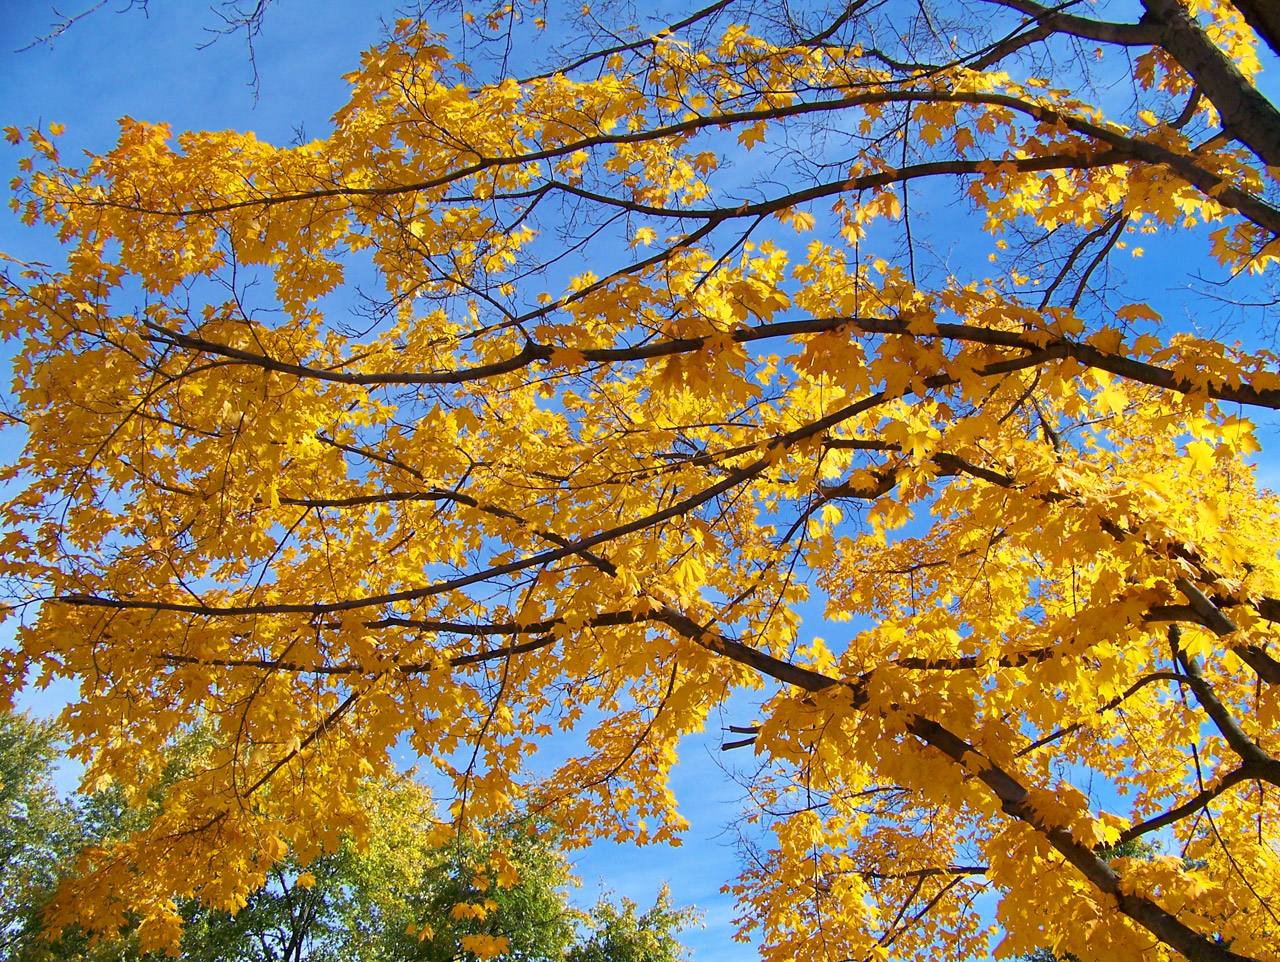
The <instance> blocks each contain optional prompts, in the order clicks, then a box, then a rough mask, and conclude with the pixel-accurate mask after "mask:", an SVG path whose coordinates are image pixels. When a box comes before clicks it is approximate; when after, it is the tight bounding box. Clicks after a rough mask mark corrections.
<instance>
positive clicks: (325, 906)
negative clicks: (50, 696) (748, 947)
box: [0, 714, 694, 962]
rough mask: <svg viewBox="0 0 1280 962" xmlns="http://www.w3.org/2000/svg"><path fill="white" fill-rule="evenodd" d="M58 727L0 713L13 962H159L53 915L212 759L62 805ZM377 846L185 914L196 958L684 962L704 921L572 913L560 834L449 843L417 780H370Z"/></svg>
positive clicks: (282, 866) (505, 829) (616, 908)
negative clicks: (50, 906)
mask: <svg viewBox="0 0 1280 962" xmlns="http://www.w3.org/2000/svg"><path fill="white" fill-rule="evenodd" d="M57 741H58V739H57V730H56V728H55V727H53V726H52V725H49V724H44V723H39V722H33V721H31V720H30V719H28V718H26V717H24V716H20V715H12V714H7V715H0V779H3V781H2V782H0V801H2V802H3V806H4V807H3V809H0V855H2V856H3V858H4V863H3V865H4V871H3V873H2V874H0V911H2V912H3V915H2V916H0V921H2V922H3V930H0V936H2V937H3V939H2V941H0V962H73V960H74V962H158V960H159V959H160V958H163V956H156V955H154V954H150V953H144V952H142V951H141V950H140V949H139V947H138V940H137V938H136V934H135V931H134V929H133V928H131V927H127V928H126V929H125V932H124V933H123V934H122V935H120V936H118V937H116V938H111V939H104V940H100V941H97V942H93V941H91V940H90V939H88V938H86V937H85V935H84V934H83V933H82V932H80V931H79V930H76V929H70V930H67V931H64V932H62V933H60V934H59V935H58V937H57V938H56V939H52V940H50V939H48V938H46V937H44V936H43V935H42V933H41V930H40V912H41V909H42V908H43V907H44V905H45V904H47V903H48V901H49V899H50V898H51V897H52V895H53V893H54V891H55V889H56V887H57V884H58V883H59V881H60V880H61V878H62V877H63V874H64V873H66V872H68V871H69V870H70V869H71V867H72V866H73V865H74V864H75V860H76V856H77V855H79V854H81V853H84V852H85V851H86V849H88V848H89V847H91V846H104V847H109V846H110V845H111V844H112V843H113V842H115V841H117V840H119V839H122V838H124V837H126V836H127V834H128V833H129V832H130V831H132V830H134V829H136V828H138V827H139V826H140V825H141V824H143V823H145V821H146V820H147V819H148V818H150V817H153V816H154V814H155V813H156V812H158V811H159V810H160V809H161V807H162V806H163V799H164V792H165V789H166V787H167V786H169V785H171V784H172V783H173V782H174V781H175V780H177V779H180V778H182V777H184V773H185V772H186V771H187V769H188V768H189V762H190V760H191V758H193V757H195V756H197V755H198V754H199V753H200V751H201V750H202V748H201V746H202V744H203V741H202V734H201V733H200V732H199V731H196V732H193V733H191V734H190V735H189V736H188V737H187V738H185V739H183V741H182V742H181V743H180V744H178V745H176V746H175V747H174V749H173V751H172V753H171V758H170V761H169V764H167V765H166V766H165V768H164V770H163V771H162V772H160V773H158V776H157V778H156V780H155V783H154V784H153V785H152V786H150V788H149V790H148V791H147V792H146V793H145V794H141V795H138V796H136V797H134V798H133V799H132V802H131V801H130V799H129V797H128V796H129V794H130V793H129V792H128V791H126V789H125V788H123V787H121V786H114V787H112V788H110V789H107V790H105V791H100V792H94V793H91V794H76V795H75V796H73V797H72V798H71V799H69V800H61V799H59V798H58V795H57V792H56V791H55V789H54V786H53V782H52V778H51V775H52V771H53V766H54V764H55V762H56V760H57V757H58V751H57ZM363 794H364V798H363V800H362V807H363V809H364V811H365V813H366V817H367V819H368V821H369V825H370V828H371V831H370V833H369V837H368V842H367V843H366V844H364V845H360V846H357V845H355V844H353V843H352V842H351V841H350V840H344V841H343V843H342V844H341V845H340V846H339V847H338V848H337V849H336V850H335V851H331V852H324V853H323V854H320V855H319V856H318V857H316V858H314V859H312V860H311V861H310V862H309V863H308V864H306V865H305V866H304V865H303V864H302V862H301V861H300V860H299V859H298V858H296V857H294V856H293V855H290V856H289V857H288V858H286V859H284V860H283V861H281V862H278V863H277V864H276V865H274V866H273V867H272V869H271V871H270V875H269V877H268V880H267V884H266V885H265V886H264V887H262V888H260V889H258V890H257V891H255V892H254V893H252V894H251V895H250V896H249V897H248V899H247V901H246V903H245V905H244V906H243V907H241V908H240V909H239V911H237V912H235V913H232V912H229V911H226V910H225V909H221V908H211V907H209V906H206V905H203V904H201V903H200V902H199V901H198V900H196V899H186V900H184V901H183V902H182V903H181V904H180V905H179V908H180V910H181V914H182V916H183V919H184V922H185V927H184V932H183V936H182V949H181V952H182V958H183V959H184V960H188V962H228V960H231V962H303V960H307V962H454V960H458V959H466V958H469V957H478V958H483V957H485V955H486V954H487V953H488V952H489V951H490V950H491V949H492V948H493V947H495V946H500V947H501V948H503V949H504V950H505V953H504V955H503V958H505V959H511V960H514V962H682V960H683V959H684V957H685V953H684V949H683V946H682V945H681V944H680V942H679V940H678V938H677V936H678V933H679V931H680V930H681V929H682V928H684V927H686V926H687V925H688V924H689V923H690V921H691V920H692V919H693V918H694V913H693V912H692V911H691V910H690V909H688V908H675V907H673V906H672V904H671V898H670V894H669V893H668V892H667V891H666V890H665V889H664V890H663V892H662V893H661V894H660V895H659V896H658V899H657V901H656V902H655V904H654V905H653V907H652V908H651V909H649V910H648V911H645V912H643V913H640V912H638V909H637V906H636V904H635V903H634V902H631V901H630V900H627V899H624V900H622V902H621V904H620V905H614V904H613V903H611V902H609V901H608V900H604V899H602V900H601V901H600V902H599V903H598V904H597V905H596V907H595V908H594V910H593V911H592V912H590V913H587V912H582V911H579V910H577V909H575V908H573V907H572V906H571V905H570V903H569V891H570V888H571V887H572V885H573V884H575V882H576V880H575V879H574V877H573V875H572V874H571V872H570V865H569V862H568V860H567V859H566V858H565V856H564V854H563V853H562V851H561V850H560V849H559V847H558V844H557V843H558V839H557V837H556V835H555V834H554V831H553V830H552V829H551V828H549V827H548V826H546V825H544V824H541V823H539V822H537V821H536V820H526V821H520V822H515V823H510V824H506V825H498V826H492V827H490V830H488V831H479V830H477V831H475V832H473V833H471V834H463V833H453V834H450V835H448V836H446V837H444V838H442V837H441V832H442V828H441V825H440V823H439V821H438V820H437V818H436V816H435V810H434V807H433V806H432V803H431V800H430V797H429V796H428V795H427V793H426V791H425V790H424V789H423V788H422V787H421V786H420V785H418V784H416V783H415V782H414V781H412V780H411V779H409V778H401V779H398V780H394V781H378V782H371V783H369V784H367V785H366V786H365V787H364V790H363Z"/></svg>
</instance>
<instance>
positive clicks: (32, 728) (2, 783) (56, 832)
mask: <svg viewBox="0 0 1280 962" xmlns="http://www.w3.org/2000/svg"><path fill="white" fill-rule="evenodd" d="M57 755H58V746H57V730H56V729H55V728H54V727H53V726H52V725H49V724H47V723H43V722H40V721H36V720H33V719H31V718H29V717H27V716H26V715H20V714H15V713H12V712H5V713H0V958H9V957H10V956H11V955H12V954H13V952H14V951H15V948H16V946H17V945H19V944H20V943H21V942H22V941H23V940H24V939H25V938H26V936H27V934H28V933H29V932H30V930H31V928H32V924H33V921H34V917H35V915H36V914H37V913H38V911H39V908H40V907H41V896H42V894H43V893H47V892H49V891H50V890H51V889H52V886H53V885H54V883H55V882H56V881H57V878H58V873H59V870H60V866H62V865H63V864H64V862H65V860H66V858H67V857H68V856H69V855H70V854H71V853H72V852H74V851H75V850H76V848H78V842H79V834H78V825H77V823H76V820H75V813H74V810H73V809H72V807H71V806H69V805H68V804H66V803H64V802H63V801H61V800H60V799H59V798H58V793H57V791H56V790H55V788H54V784H53V767H54V762H55V760H56V758H57Z"/></svg>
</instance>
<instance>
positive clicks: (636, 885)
mask: <svg viewBox="0 0 1280 962" xmlns="http://www.w3.org/2000/svg"><path fill="white" fill-rule="evenodd" d="M64 2H66V3H68V4H75V5H74V6H68V7H65V8H63V7H60V9H63V10H64V12H67V13H77V12H79V11H80V10H83V9H85V8H86V7H90V6H92V4H93V2H94V0H64ZM127 6H128V0H109V2H108V3H107V5H106V6H104V7H103V8H102V9H100V10H99V11H97V12H96V13H94V14H93V15H91V16H89V17H86V18H85V19H84V20H83V21H81V22H79V23H77V24H75V25H74V26H73V27H72V28H71V29H69V30H68V31H67V32H66V33H65V35H63V36H62V37H60V38H59V39H57V41H56V42H55V43H54V44H53V46H52V47H51V48H50V47H48V46H45V45H38V46H35V47H33V48H31V49H28V50H25V51H22V52H18V48H21V47H23V46H25V45H27V44H29V43H30V42H31V41H33V40H35V39H36V38H38V37H40V36H41V35H43V34H45V33H47V32H48V31H49V29H50V25H51V23H52V22H53V21H54V19H55V18H54V16H53V14H52V13H51V10H50V7H49V4H48V3H47V2H46V0H0V103H2V104H3V106H0V125H8V124H17V125H19V126H26V125H30V124H35V123H43V124H45V125H47V124H48V123H49V122H51V121H57V122H59V123H62V124H65V125H66V133H65V134H64V136H63V138H62V140H61V141H60V146H61V147H62V149H63V151H64V157H67V158H70V157H72V156H73V154H74V152H75V151H76V150H78V149H80V148H87V149H91V150H95V151H102V150H105V149H107V148H109V147H110V146H111V145H112V144H113V143H114V141H115V135H116V120H117V118H119V117H120V116H123V115H126V114H128V115H131V116H133V117H136V118H138V119H141V120H146V121H151V122H165V123H168V124H170V125H171V126H172V127H173V129H174V130H175V132H176V131H181V130H184V129H193V128H194V129H219V128H235V129H240V130H245V129H248V130H253V131H254V132H256V133H257V134H258V136H259V137H261V138H263V139H265V140H268V141H272V142H277V143H280V142H288V141H291V140H293V139H295V137H296V136H297V133H298V132H299V131H305V135H306V136H307V137H308V138H312V137H317V136H322V135H323V134H324V133H325V132H326V131H327V129H328V118H329V117H330V116H331V115H332V114H333V112H334V111H335V110H336V109H337V108H338V107H340V106H341V105H342V103H343V102H344V101H345V99H346V87H345V84H344V83H343V81H342V80H341V76H342V74H344V73H346V72H349V71H351V70H353V69H355V67H356V66H357V65H358V58H359V54H360V52H361V51H362V50H363V49H366V48H368V47H369V46H372V45H373V44H374V43H376V42H377V40H378V39H379V37H380V35H381V31H382V28H381V23H380V20H379V14H380V13H381V14H384V15H386V16H392V15H393V14H394V8H395V4H394V3H393V2H392V3H387V2H374V0H368V2H354V0H278V2H277V3H276V4H274V5H273V6H272V7H271V9H270V10H269V11H268V16H267V20H266V24H265V28H264V30H263V32H262V34H261V35H260V36H259V37H258V38H257V40H256V43H255V48H256V63H257V69H258V74H259V87H258V92H257V97H256V98H255V91H254V88H253V87H252V86H251V84H250V81H251V79H252V76H253V70H252V68H251V66H250V62H249V58H248V54H247V50H246V48H245V44H244V40H243V38H242V37H227V38H223V39H221V40H219V41H218V42H216V43H215V44H213V45H212V46H211V47H209V48H207V49H204V50H197V47H198V45H200V44H201V43H203V42H205V41H207V40H209V39H210V35H209V34H208V33H207V32H206V31H205V28H206V27H208V26H210V25H211V24H215V23H216V19H215V18H214V17H213V16H212V15H211V14H210V13H209V0H151V3H150V9H149V11H148V12H147V15H146V16H144V15H143V13H142V12H141V11H140V10H137V9H134V10H128V11H126V12H123V13H119V12H117V11H119V10H121V9H122V8H125V7H127ZM18 155H19V152H18V151H17V150H12V149H8V148H5V147H4V145H2V144H0V177H3V179H4V181H6V182H7V181H8V179H9V178H10V177H11V176H12V175H13V172H14V165H15V162H16V159H17V157H18ZM926 189H927V188H921V191H922V194H921V195H920V196H921V199H922V200H923V198H924V194H923V191H924V190H926ZM950 216H959V215H955V214H948V213H946V212H945V211H940V212H939V213H938V214H937V216H936V217H935V219H934V220H933V222H932V224H931V228H932V231H933V232H934V233H935V234H936V235H937V236H938V237H939V238H944V237H945V236H946V235H947V233H948V232H947V231H945V230H943V229H942V228H944V227H945V226H946V222H947V218H948V217H950ZM1143 244H1144V246H1145V247H1147V250H1148V253H1147V256H1146V258H1145V259H1143V260H1142V261H1128V259H1127V258H1126V259H1125V263H1124V264H1123V267H1124V269H1125V271H1126V273H1128V274H1129V277H1130V280H1131V281H1132V282H1134V285H1133V286H1134V287H1135V288H1142V289H1145V290H1147V291H1154V292H1157V293H1156V294H1155V295H1154V298H1155V299H1154V300H1153V303H1154V304H1156V305H1157V306H1159V307H1160V309H1161V310H1162V311H1164V312H1165V314H1166V318H1167V319H1168V320H1169V321H1170V322H1171V324H1172V325H1173V326H1176V327H1192V326H1196V325H1198V324H1199V325H1206V326H1212V324H1206V322H1207V320H1208V318H1209V313H1208V312H1207V311H1206V310H1205V307H1206V305H1205V304H1204V303H1203V302H1197V301H1194V300H1191V301H1189V300H1188V299H1187V297H1186V283H1187V280H1186V273H1185V271H1187V270H1190V268H1191V265H1192V264H1193V263H1196V262H1195V261H1192V260H1190V259H1184V258H1192V257H1198V256H1199V251H1198V249H1197V248H1194V247H1193V246H1188V245H1186V244H1185V242H1180V246H1174V247H1172V248H1169V247H1165V248H1163V251H1162V249H1161V248H1160V246H1159V244H1158V243H1157V242H1149V241H1147V240H1146V239H1144V241H1143ZM939 246H940V247H945V242H944V241H942V240H940V241H939ZM0 251H7V252H10V253H12V254H16V255H18V256H22V257H25V258H28V259H45V260H50V261H52V260H54V259H55V258H56V257H57V256H58V255H57V251H56V245H54V244H52V243H51V242H50V240H49V238H48V237H47V236H44V235H41V234H39V233H36V232H32V231H30V230H28V229H26V228H23V227H21V226H20V225H19V224H18V223H17V220H16V218H15V217H14V216H13V215H12V214H11V213H10V212H9V211H8V210H7V208H3V209H0ZM963 254H967V255H969V256H978V255H982V256H985V252H978V251H972V250H970V251H966V252H962V255H963ZM1171 265H1176V267H1177V268H1178V269H1175V270H1172V271H1171V270H1170V266H1171ZM1242 319H1243V320H1245V321H1246V322H1248V321H1249V318H1248V317H1245V318H1242ZM1242 333H1243V332H1242ZM1277 433H1280V432H1277V431H1276V429H1275V427H1274V425H1270V426H1267V427H1264V440H1266V441H1269V442H1274V439H1275V438H1276V435H1277ZM1272 446H1274V444H1272ZM2 455H3V451H0V456H2ZM1263 457H1264V459H1266V462H1265V463H1267V465H1268V467H1267V469H1266V470H1265V471H1264V476H1265V477H1266V479H1267V480H1269V481H1270V483H1271V484H1272V485H1275V484H1276V483H1277V482H1278V481H1280V474H1277V472H1276V470H1275V459H1274V457H1271V458H1266V455H1264V456H1263ZM847 630H848V629H847V628H843V629H840V630H839V632H837V631H835V630H833V631H832V636H833V638H835V637H838V636H839V633H841V632H844V631H847ZM820 633H821V632H820ZM5 640H7V639H6V638H4V637H0V644H3V643H4V641H5ZM69 690H70V689H68V688H65V687H64V688H63V689H61V691H59V690H58V689H56V688H55V689H52V690H50V691H49V692H46V693H44V694H42V695H41V694H37V695H35V696H34V697H33V698H32V699H30V700H29V701H28V702H27V704H28V705H30V706H32V707H35V708H36V709H37V710H39V711H42V712H44V713H54V712H56V711H57V710H59V709H60V708H61V706H62V704H63V702H64V699H65V698H66V697H67V693H68V691H69ZM748 711H749V709H746V708H744V713H745V712H748ZM749 720H750V719H749V718H747V717H741V716H739V717H729V718H725V719H723V721H724V722H725V723H728V722H745V721H749ZM719 721H720V720H719V719H716V718H713V722H712V723H713V725H714V724H718V723H719ZM719 736H720V733H719V732H718V731H715V730H713V731H712V732H711V733H710V734H709V736H707V737H706V738H704V739H702V740H700V741H696V742H693V743H691V744H688V745H687V746H686V750H685V752H684V754H683V757H684V759H685V760H684V761H682V763H681V765H680V766H679V768H678V770H677V773H676V786H675V787H676V790H677V793H678V796H679V797H680V798H681V800H682V803H683V807H684V812H685V815H686V817H687V818H689V820H690V821H691V823H692V825H691V828H690V831H689V833H688V836H687V840H686V844H685V845H684V846H683V847H682V848H680V849H674V850H673V849H666V848H649V849H645V850H636V849H633V848H622V847H617V846H611V845H600V846H597V847H595V848H593V849H592V850H590V851H587V852H585V853H579V859H578V870H579V874H580V875H581V876H582V877H583V881H584V887H583V890H582V891H581V893H580V895H579V899H580V901H582V902H583V903H586V904H589V903H591V902H593V901H594V900H595V897H596V894H597V893H598V891H599V890H600V888H601V887H602V886H603V887H605V888H608V889H611V890H612V891H613V892H614V893H615V894H616V895H619V896H622V895H625V896H628V897H630V898H632V899H634V900H636V901H638V902H640V903H641V904H642V905H648V904H649V903H651V902H652V900H653V897H654V895H655V893H656V891H657V889H658V887H659V885H660V884H661V883H662V881H663V880H666V881H667V882H668V883H669V884H670V886H671V888H672V892H673V896H674V898H675V900H676V902H677V903H678V904H694V905H696V906H698V907H699V908H700V909H702V910H703V911H704V913H705V922H706V928H705V929H704V930H701V931H692V932H689V933H686V941H687V943H688V944H689V945H691V946H692V947H693V949H694V952H695V957H696V959H697V962H730V960H735V962H736V960H745V959H750V958H752V957H754V954H755V953H754V950H753V949H752V948H751V947H750V946H742V945H737V944H735V943H733V942H732V941H731V936H732V933H733V930H734V926H733V925H732V923H731V921H730V920H731V917H732V915H733V905H732V901H731V900H730V899H729V898H727V897H726V896H723V895H721V894H719V891H718V889H719V886H720V885H721V884H722V883H723V882H724V881H725V880H727V879H730V878H732V877H733V876H734V875H735V874H736V869H735V864H736V863H735V857H734V854H733V851H732V850H731V848H729V847H728V845H727V837H726V836H724V835H723V834H722V833H723V829H724V828H725V825H726V823H727V822H728V820H729V819H731V818H732V817H733V815H734V814H735V812H736V810H737V806H736V805H735V804H734V802H735V800H736V796H737V791H738V790H737V788H736V787H735V786H734V784H733V783H732V781H731V780H730V779H728V778H727V777H726V776H725V774H724V773H723V772H722V771H721V770H720V768H719V767H718V763H719V762H720V761H721V759H720V758H719V757H718V753H717V751H716V748H717V746H718V744H719V741H720V737H719ZM733 754H734V755H735V756H745V757H739V758H731V759H730V760H736V761H739V762H740V763H746V764H750V760H751V759H750V756H749V750H746V751H742V752H737V753H733Z"/></svg>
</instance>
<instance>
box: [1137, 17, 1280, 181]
mask: <svg viewBox="0 0 1280 962" xmlns="http://www.w3.org/2000/svg"><path fill="white" fill-rule="evenodd" d="M1142 6H1143V7H1144V8H1145V9H1146V11H1147V12H1146V14H1145V15H1144V17H1143V21H1144V22H1150V23H1153V24H1155V25H1156V26H1157V27H1158V28H1159V43H1160V46H1162V47H1163V48H1164V49H1165V50H1167V51H1168V52H1169V53H1170V54H1171V55H1172V56H1173V58H1174V59H1175V60H1177V61H1178V63H1179V64H1180V65H1181V66H1182V68H1183V69H1184V70H1186V71H1187V73H1189V74H1190V75H1191V76H1192V77H1193V78H1194V79H1195V82H1196V85H1197V86H1198V87H1199V88H1200V90H1201V92H1202V93H1203V94H1204V95H1205V96H1206V97H1208V98H1209V101H1210V103H1212V104H1213V106H1214V107H1215V108H1216V109H1217V111H1218V114H1219V115H1220V116H1221V118H1222V129H1223V130H1224V131H1225V132H1226V133H1227V135H1228V136H1230V137H1232V138H1233V139H1235V140H1238V141H1239V142H1240V143H1242V144H1244V145H1245V146H1246V147H1248V148H1249V149H1250V150H1252V151H1253V152H1254V153H1255V154H1257V155H1258V157H1259V159H1261V160H1262V162H1263V163H1264V164H1267V165H1268V166H1271V167H1280V111H1278V110H1276V108H1275V106H1274V105H1273V104H1272V103H1271V101H1269V100H1268V99H1267V98H1266V97H1264V96H1263V95H1262V94H1261V93H1260V92H1259V91H1258V89H1257V88H1256V87H1254V86H1253V84H1252V83H1250V82H1249V80H1248V79H1247V78H1246V77H1245V76H1244V74H1242V73H1241V72H1240V71H1239V69H1238V68H1237V67H1236V65H1235V64H1234V63H1233V62H1232V61H1231V59H1230V58H1229V57H1228V56H1227V55H1226V54H1225V53H1224V52H1223V51H1222V50H1221V48H1219V47H1218V46H1217V45H1216V44H1215V43H1214V42H1213V41H1212V40H1210V39H1209V37H1208V35H1207V34H1205V32H1204V31H1203V30H1202V29H1201V28H1200V26H1199V24H1197V23H1196V22H1195V21H1193V20H1192V19H1191V17H1190V16H1188V15H1187V10H1186V7H1184V6H1183V5H1182V4H1181V3H1179V2H1178V0H1142ZM1259 6H1260V7H1261V6H1269V7H1270V8H1271V9H1275V3H1274V0H1268V2H1267V3H1261V4H1259ZM1275 16H1276V15H1275V14H1272V17H1275Z"/></svg>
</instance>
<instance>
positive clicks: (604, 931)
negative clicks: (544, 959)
mask: <svg viewBox="0 0 1280 962" xmlns="http://www.w3.org/2000/svg"><path fill="white" fill-rule="evenodd" d="M636 909H637V906H636V904H635V903H634V902H632V901H631V900H630V899H626V898H624V899H623V900H622V903H621V906H617V905H614V904H613V903H612V902H609V901H608V900H606V899H601V900H600V901H599V902H598V903H597V904H596V907H595V910H594V911H593V912H592V924H593V926H594V931H593V932H592V933H591V935H590V937H589V938H587V939H585V940H584V941H582V942H580V943H578V944H577V945H575V946H574V947H573V948H572V949H570V951H569V954H568V959H567V962H683V960H684V959H685V958H686V955H685V951H684V946H683V945H682V944H681V943H680V940H679V939H678V938H677V934H678V933H679V932H680V930H681V929H684V928H687V927H688V926H689V925H691V924H693V923H694V922H695V921H696V920H697V914H696V913H695V912H694V911H692V910H691V909H689V908H676V907H675V906H673V905H672V904H671V892H670V891H669V890H668V889H667V887H666V886H665V885H664V886H663V888H662V891H661V892H659V893H658V899H657V901H656V902H654V905H653V908H651V909H649V910H648V911H647V912H644V913H643V914H640V915H637V914H636Z"/></svg>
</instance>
